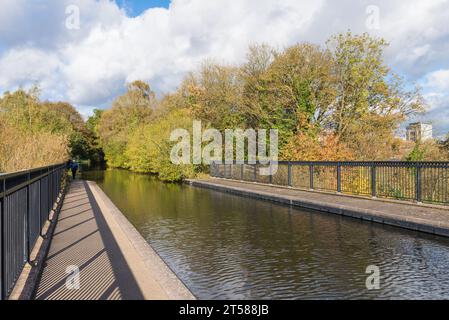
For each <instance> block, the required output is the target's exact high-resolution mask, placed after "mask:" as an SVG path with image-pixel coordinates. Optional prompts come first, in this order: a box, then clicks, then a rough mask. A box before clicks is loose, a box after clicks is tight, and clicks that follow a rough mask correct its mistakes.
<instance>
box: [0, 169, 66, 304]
mask: <svg viewBox="0 0 449 320" xmlns="http://www.w3.org/2000/svg"><path fill="white" fill-rule="evenodd" d="M65 177H66V165H65V164H58V165H53V166H49V167H44V168H38V169H33V170H27V171H21V172H15V173H8V174H0V235H1V237H0V251H1V252H0V299H1V300H3V299H6V298H7V297H8V296H9V295H10V293H11V291H12V289H13V288H14V285H15V283H16V281H17V279H18V277H19V276H20V274H21V272H22V270H23V268H24V266H25V264H26V263H27V262H30V254H31V252H32V250H33V248H34V246H35V244H36V241H37V240H38V238H39V236H41V235H42V234H41V233H42V229H43V227H44V225H45V222H46V221H47V220H48V219H49V215H50V213H51V211H52V210H53V209H55V206H56V203H57V201H58V198H59V197H60V195H61V192H62V188H63V184H64V181H65Z"/></svg>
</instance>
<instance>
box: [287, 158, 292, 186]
mask: <svg viewBox="0 0 449 320" xmlns="http://www.w3.org/2000/svg"><path fill="white" fill-rule="evenodd" d="M288 186H289V187H291V186H292V164H291V162H290V161H289V162H288Z"/></svg>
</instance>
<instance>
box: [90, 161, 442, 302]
mask: <svg viewBox="0 0 449 320" xmlns="http://www.w3.org/2000/svg"><path fill="white" fill-rule="evenodd" d="M84 177H85V178H86V179H90V180H94V181H96V182H97V183H98V184H99V186H100V187H101V188H102V189H103V191H104V192H105V193H106V194H107V195H108V196H109V197H110V198H111V200H112V201H113V202H114V203H115V204H116V205H117V207H118V208H119V209H120V210H121V211H122V212H123V214H124V215H125V216H126V217H127V218H128V219H129V221H130V222H131V223H132V224H133V225H134V226H135V227H136V228H137V229H138V231H139V232H140V233H141V234H142V236H143V237H144V238H145V239H146V240H147V241H148V242H149V243H150V244H151V246H152V247H153V248H154V249H155V250H156V251H157V252H158V254H159V255H160V256H161V257H162V259H164V261H165V262H166V263H167V264H168V265H169V266H170V268H171V269H172V270H173V271H174V272H175V273H176V274H177V275H178V276H179V278H181V280H182V281H183V282H184V283H185V284H186V285H187V286H188V287H189V289H190V290H191V291H192V292H193V293H194V294H195V296H197V297H198V298H199V299H400V298H415V299H437V298H440V299H441V298H442V299H447V298H449V276H448V272H447V268H448V266H449V239H446V238H442V237H437V236H431V235H427V234H423V233H418V232H412V231H408V230H403V229H400V228H394V227H388V226H383V225H380V224H375V223H369V222H362V221H359V220H356V219H352V218H346V217H340V216H337V215H330V214H324V213H319V212H312V211H307V210H299V209H295V208H290V207H288V206H281V205H277V204H273V203H270V202H265V201H259V200H254V199H249V198H244V197H239V196H235V195H230V194H226V193H221V192H217V191H213V190H207V189H200V188H195V187H191V186H188V185H182V184H165V183H162V182H160V181H158V180H157V179H156V178H154V177H151V176H148V175H141V174H135V173H130V172H127V171H121V170H108V171H90V172H85V173H84ZM369 265H375V266H378V267H379V268H380V289H379V290H371V291H370V290H367V289H366V285H365V281H366V278H367V277H368V276H369V275H368V274H365V271H366V268H367V267H368V266H369Z"/></svg>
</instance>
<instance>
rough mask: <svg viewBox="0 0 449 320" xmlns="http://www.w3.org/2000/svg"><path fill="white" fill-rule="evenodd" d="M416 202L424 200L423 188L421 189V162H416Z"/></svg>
mask: <svg viewBox="0 0 449 320" xmlns="http://www.w3.org/2000/svg"><path fill="white" fill-rule="evenodd" d="M415 168H416V202H418V203H421V202H422V190H421V186H422V185H421V180H422V179H421V164H420V163H416V165H415Z"/></svg>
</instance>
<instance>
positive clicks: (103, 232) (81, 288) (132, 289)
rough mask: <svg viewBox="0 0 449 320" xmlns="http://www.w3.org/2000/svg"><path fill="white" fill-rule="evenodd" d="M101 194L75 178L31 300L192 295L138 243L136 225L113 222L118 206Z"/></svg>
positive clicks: (94, 186) (130, 298) (161, 298)
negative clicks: (134, 226) (33, 298)
mask: <svg viewBox="0 0 449 320" xmlns="http://www.w3.org/2000/svg"><path fill="white" fill-rule="evenodd" d="M105 198H107V197H106V196H105V195H104V194H103V193H102V192H101V190H100V189H99V188H98V187H96V185H93V183H87V182H84V181H79V180H78V181H75V182H73V183H72V184H71V186H70V190H69V192H68V194H67V195H66V197H65V200H64V202H63V206H62V209H61V212H60V214H59V216H58V221H57V225H56V228H55V231H54V234H53V238H52V241H51V245H50V249H49V252H48V255H47V259H46V262H45V266H44V270H43V272H42V275H41V277H40V281H39V283H38V285H37V289H36V294H35V298H36V299H49V300H53V299H56V300H118V299H126V300H142V299H152V300H153V299H154V300H168V299H180V298H184V299H193V295H191V293H190V292H189V291H188V290H187V289H186V288H185V287H183V285H182V283H180V281H179V279H177V278H176V276H174V274H172V273H170V271H169V270H168V271H167V269H168V267H167V266H165V264H164V263H163V262H162V261H161V260H160V258H159V257H158V256H157V255H155V254H154V252H152V251H151V248H146V247H145V245H144V244H142V242H145V241H144V240H143V239H142V238H141V237H140V235H138V233H137V232H136V231H135V229H134V228H133V227H132V226H130V224H129V223H128V222H127V221H126V222H123V220H122V221H121V222H119V221H117V217H116V216H117V212H115V216H114V214H113V213H112V211H118V209H117V208H116V207H115V206H114V205H113V204H112V202H108V200H109V199H105ZM122 219H125V220H126V218H124V217H123V218H122ZM127 223H128V224H127ZM121 224H122V225H125V227H126V228H127V229H126V228H123V227H122V226H121ZM130 230H131V231H130ZM127 231H128V232H129V233H131V234H132V237H131V238H130V237H129V235H128V234H126V232H127ZM139 237H140V239H139ZM136 239H137V240H136ZM145 243H146V242H145ZM136 244H138V246H137V247H136ZM145 250H146V251H145ZM151 266H153V268H151ZM164 268H165V269H164ZM160 269H163V272H164V273H161V272H160ZM77 270H79V273H78V275H79V277H77ZM167 274H168V275H167ZM167 279H168V280H167ZM174 287H175V290H174V289H173V288H174ZM176 289H177V290H178V291H176Z"/></svg>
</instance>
